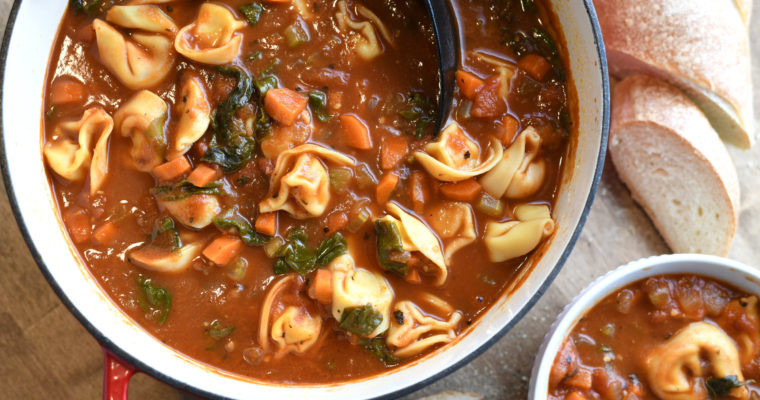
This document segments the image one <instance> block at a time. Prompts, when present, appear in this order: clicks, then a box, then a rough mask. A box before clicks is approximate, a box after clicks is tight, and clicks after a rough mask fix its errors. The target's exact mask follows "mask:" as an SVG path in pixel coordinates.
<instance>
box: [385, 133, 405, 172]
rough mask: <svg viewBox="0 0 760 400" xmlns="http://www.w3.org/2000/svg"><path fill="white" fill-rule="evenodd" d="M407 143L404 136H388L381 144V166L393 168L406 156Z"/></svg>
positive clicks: (386, 168)
mask: <svg viewBox="0 0 760 400" xmlns="http://www.w3.org/2000/svg"><path fill="white" fill-rule="evenodd" d="M406 152H407V143H406V138H404V137H402V136H388V137H386V138H385V141H383V144H382V145H381V146H380V168H382V169H384V170H386V171H387V170H389V169H393V168H395V167H396V164H398V163H399V162H400V161H401V160H403V159H404V157H406Z"/></svg>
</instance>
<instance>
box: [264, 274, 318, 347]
mask: <svg viewBox="0 0 760 400" xmlns="http://www.w3.org/2000/svg"><path fill="white" fill-rule="evenodd" d="M296 279H298V278H296V277H294V276H293V275H287V276H285V277H283V278H281V279H280V280H279V281H277V282H276V283H275V284H274V285H272V288H271V289H269V292H268V293H267V295H266V298H265V299H264V302H263V303H262V307H261V316H260V318H259V343H260V344H261V346H262V348H263V349H264V351H265V352H266V351H268V350H269V347H270V340H269V339H270V338H271V340H272V341H273V342H274V343H275V344H276V346H277V350H276V352H275V355H274V357H275V359H277V358H280V357H282V356H284V355H285V354H287V353H296V354H302V353H304V352H306V351H307V350H309V348H311V347H312V346H313V345H314V344H315V343H316V341H317V339H319V335H320V334H321V333H322V318H321V317H320V316H319V315H317V314H316V313H314V312H311V311H309V310H308V309H307V308H306V307H305V306H303V305H298V304H296V303H298V301H293V300H294V299H291V298H288V295H287V294H286V293H285V290H286V289H287V288H288V286H289V285H293V284H296ZM289 300H290V301H289ZM270 319H274V321H273V322H272V323H271V325H270V323H269V321H270Z"/></svg>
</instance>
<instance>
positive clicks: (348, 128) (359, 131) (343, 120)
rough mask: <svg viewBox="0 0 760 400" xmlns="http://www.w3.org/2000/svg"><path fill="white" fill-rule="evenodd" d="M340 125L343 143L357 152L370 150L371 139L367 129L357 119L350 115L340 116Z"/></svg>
mask: <svg viewBox="0 0 760 400" xmlns="http://www.w3.org/2000/svg"><path fill="white" fill-rule="evenodd" d="M340 125H341V126H342V127H343V129H342V130H341V132H342V133H343V135H342V138H343V142H344V143H345V144H347V145H348V146H351V147H353V148H355V149H359V150H369V149H371V148H372V139H371V138H370V136H369V128H367V125H365V124H364V122H363V121H362V120H361V119H359V117H357V116H355V115H351V114H344V115H341V116H340Z"/></svg>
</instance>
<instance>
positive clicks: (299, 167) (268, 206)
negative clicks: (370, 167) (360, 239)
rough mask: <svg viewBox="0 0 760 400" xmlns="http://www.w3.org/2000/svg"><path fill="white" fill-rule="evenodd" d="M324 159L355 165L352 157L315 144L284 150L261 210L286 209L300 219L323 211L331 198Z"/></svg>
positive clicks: (315, 215) (320, 213) (275, 168)
mask: <svg viewBox="0 0 760 400" xmlns="http://www.w3.org/2000/svg"><path fill="white" fill-rule="evenodd" d="M323 161H329V162H331V163H333V164H337V165H342V166H353V165H354V160H352V159H351V158H349V157H347V156H345V155H343V154H341V153H338V152H336V151H334V150H330V149H328V148H326V147H322V146H318V145H315V144H303V145H301V146H298V147H295V148H293V149H290V150H287V151H284V152H282V153H280V155H279V156H278V157H277V163H276V164H275V167H274V172H273V173H272V177H271V184H270V189H269V195H268V196H267V198H266V199H264V200H263V201H262V202H261V203H259V209H260V210H261V212H273V211H277V210H284V211H287V212H288V213H290V215H292V216H293V217H294V218H299V219H305V218H309V217H318V216H320V215H322V214H323V213H324V212H325V209H326V208H327V204H328V203H329V201H330V178H329V176H328V174H327V168H326V167H325V165H324V163H323Z"/></svg>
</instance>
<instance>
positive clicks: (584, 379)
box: [563, 368, 591, 390]
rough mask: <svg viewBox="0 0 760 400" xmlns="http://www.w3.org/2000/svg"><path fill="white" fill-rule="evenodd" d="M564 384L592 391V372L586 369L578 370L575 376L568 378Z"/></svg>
mask: <svg viewBox="0 0 760 400" xmlns="http://www.w3.org/2000/svg"><path fill="white" fill-rule="evenodd" d="M563 383H564V384H565V385H567V386H570V387H574V388H576V389H580V390H588V389H591V371H589V370H587V369H586V368H578V369H577V370H576V372H575V375H572V376H567V377H566V378H565V380H564V381H563Z"/></svg>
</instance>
